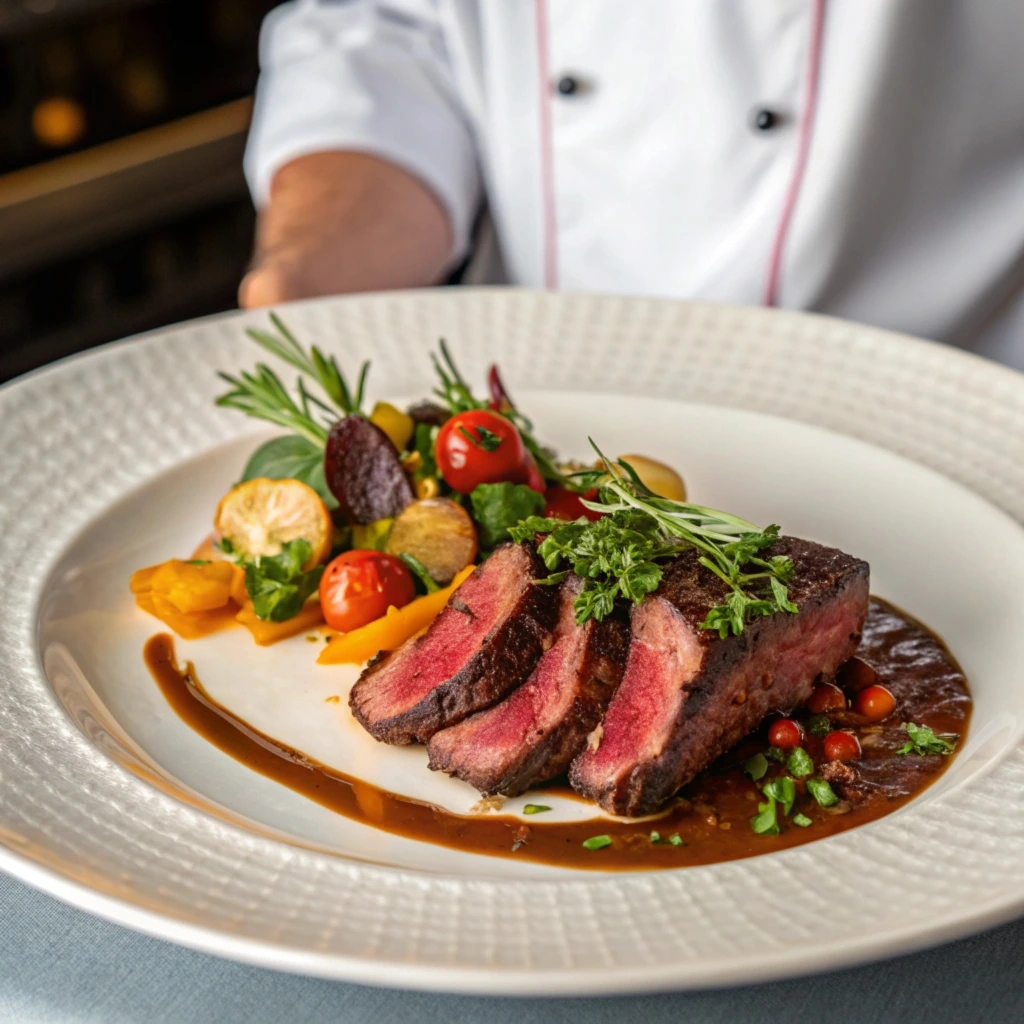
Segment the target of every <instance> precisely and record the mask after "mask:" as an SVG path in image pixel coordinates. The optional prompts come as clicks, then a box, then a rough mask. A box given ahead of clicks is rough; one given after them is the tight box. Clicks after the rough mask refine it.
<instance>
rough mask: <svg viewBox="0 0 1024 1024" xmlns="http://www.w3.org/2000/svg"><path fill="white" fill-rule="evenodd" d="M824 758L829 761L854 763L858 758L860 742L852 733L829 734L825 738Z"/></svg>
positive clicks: (836, 732)
mask: <svg viewBox="0 0 1024 1024" xmlns="http://www.w3.org/2000/svg"><path fill="white" fill-rule="evenodd" d="M825 756H826V757H827V758H828V759H829V760H830V761H856V760H857V758H858V757H860V740H858V739H857V737H856V736H854V735H853V733H852V732H839V731H838V730H836V731H835V732H830V733H829V734H828V735H827V736H826V737H825Z"/></svg>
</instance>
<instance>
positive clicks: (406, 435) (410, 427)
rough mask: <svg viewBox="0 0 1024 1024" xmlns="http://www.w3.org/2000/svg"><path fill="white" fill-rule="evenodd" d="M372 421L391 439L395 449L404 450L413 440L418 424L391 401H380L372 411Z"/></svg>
mask: <svg viewBox="0 0 1024 1024" xmlns="http://www.w3.org/2000/svg"><path fill="white" fill-rule="evenodd" d="M370 422H371V423H372V424H374V426H377V427H380V429H381V430H383V431H384V433H385V434H387V435H388V437H389V438H390V439H391V443H392V444H393V445H394V446H395V450H396V451H399V452H404V451H405V449H406V448H408V447H409V442H410V441H411V440H412V434H413V431H414V430H415V429H416V424H415V423H414V422H413V419H412V417H411V416H408V415H406V414H405V413H404V412H402V410H401V409H396V408H395V407H394V406H393V405H392V404H391V403H390V402H378V403H377V404H376V405H375V406H374V407H373V412H371V413H370Z"/></svg>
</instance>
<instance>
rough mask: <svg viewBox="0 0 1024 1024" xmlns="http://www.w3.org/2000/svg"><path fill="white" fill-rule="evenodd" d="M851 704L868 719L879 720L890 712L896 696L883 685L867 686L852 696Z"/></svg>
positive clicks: (886, 716)
mask: <svg viewBox="0 0 1024 1024" xmlns="http://www.w3.org/2000/svg"><path fill="white" fill-rule="evenodd" d="M853 706H854V708H855V710H856V711H857V712H858V714H861V715H863V716H864V717H865V718H866V719H868V721H870V722H880V721H881V720H882V719H883V718H888V717H889V716H890V715H891V714H892V712H893V708H895V707H896V698H895V697H894V696H893V695H892V694H891V693H890V692H889V691H888V690H887V689H886V688H885V687H884V686H869V687H868V688H867V689H866V690H861V691H860V692H859V693H858V694H857V696H856V697H854V699H853Z"/></svg>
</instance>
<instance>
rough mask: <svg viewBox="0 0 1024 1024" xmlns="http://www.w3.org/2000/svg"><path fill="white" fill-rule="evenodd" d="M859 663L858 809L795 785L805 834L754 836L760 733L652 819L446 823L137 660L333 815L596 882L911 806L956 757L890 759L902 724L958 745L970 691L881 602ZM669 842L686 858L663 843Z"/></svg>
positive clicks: (169, 695) (938, 652)
mask: <svg viewBox="0 0 1024 1024" xmlns="http://www.w3.org/2000/svg"><path fill="white" fill-rule="evenodd" d="M858 659H859V662H860V663H859V664H857V665H856V667H857V668H858V669H859V675H860V678H861V685H862V684H863V681H864V676H865V675H866V676H869V677H871V680H872V681H874V680H877V681H878V682H880V683H882V684H883V685H885V686H886V687H888V688H889V689H890V690H891V691H892V692H893V695H894V696H895V697H896V700H897V711H896V713H895V715H894V716H893V717H892V719H891V720H888V721H886V722H885V723H883V724H882V725H881V726H877V725H875V726H872V725H868V724H866V723H864V720H863V719H858V716H856V715H854V714H853V713H852V712H846V713H845V714H844V715H841V716H833V718H834V719H835V720H836V724H837V725H842V726H843V727H844V728H847V729H851V730H852V731H854V732H856V733H857V734H858V736H859V738H860V739H861V743H862V745H863V758H862V760H861V761H860V762H855V763H854V764H855V765H856V766H858V767H859V768H860V769H862V770H863V774H864V777H865V787H866V790H865V795H864V798H863V801H862V802H861V803H859V804H858V805H856V806H852V805H850V803H849V802H848V801H845V800H844V801H842V802H841V803H840V804H839V805H837V807H836V808H832V809H830V810H825V809H822V808H820V807H818V805H817V804H816V803H815V802H814V800H813V799H812V798H811V797H810V796H809V795H808V794H807V793H806V792H804V786H803V784H802V783H799V782H798V783H797V789H798V792H799V795H798V797H797V802H796V805H795V807H794V809H793V815H796V814H797V813H802V814H804V815H806V816H807V817H809V818H810V819H811V820H812V822H813V824H812V825H811V826H810V827H806V828H799V827H797V826H795V825H793V824H792V820H791V819H789V820H785V819H783V818H782V815H781V812H780V815H779V819H780V823H781V824H782V832H781V834H780V835H778V836H762V835H756V834H755V833H754V832H753V831H752V830H751V828H750V824H749V821H750V818H751V816H752V815H753V814H754V813H756V810H757V802H758V800H759V799H763V798H762V797H761V796H760V793H759V791H758V789H757V787H756V786H755V785H754V783H753V782H752V781H751V780H750V779H749V778H748V777H747V776H746V775H745V774H744V772H743V768H742V762H743V760H744V759H745V758H747V757H749V756H750V755H751V754H754V753H757V752H758V751H764V750H765V749H766V748H767V746H768V744H767V740H766V738H765V737H766V728H764V727H763V728H762V729H761V730H759V732H757V733H755V734H753V735H752V736H750V737H748V738H747V739H746V740H744V741H743V742H742V743H741V744H739V745H738V746H737V747H735V748H734V749H733V750H732V751H730V752H729V753H727V754H725V755H724V756H723V757H722V758H720V759H719V760H718V761H717V762H716V763H715V764H714V765H712V766H711V768H710V769H709V770H708V771H706V772H704V773H703V774H702V775H700V776H699V777H698V778H697V779H695V780H694V781H693V782H692V783H691V784H690V785H688V786H687V787H686V788H685V789H684V790H683V791H682V793H681V799H680V800H679V801H678V802H677V803H676V804H675V805H674V806H673V807H671V808H670V809H669V811H668V812H667V813H666V814H663V815H662V816H661V817H659V818H657V819H656V820H643V821H618V820H616V821H612V820H608V819H605V818H595V819H592V820H589V821H585V822H576V823H567V822H545V821H544V820H543V815H542V814H539V815H535V816H531V817H529V818H528V819H525V820H523V819H520V818H517V817H511V816H508V815H502V814H500V813H494V812H490V813H482V814H477V815H460V814H452V813H450V812H448V811H445V810H442V809H440V808H437V807H433V806H431V805H429V804H425V803H422V802H420V801H418V800H412V799H409V798H407V797H403V796H399V795H398V794H396V793H391V792H388V791H387V790H384V789H380V788H379V787H377V786H374V785H372V784H370V783H368V782H365V781H363V780H361V779H358V778H355V777H354V776H350V775H345V774H343V773H341V772H337V771H335V770H333V769H331V768H328V767H326V766H325V765H322V764H319V763H316V762H313V761H311V760H310V759H309V758H307V757H305V756H303V755H302V754H299V753H297V752H296V751H294V750H291V749H289V748H287V747H284V746H282V745H281V744H279V743H277V742H276V741H275V740H273V739H271V738H270V737H268V736H266V735H264V734H263V733H260V732H258V731H257V730H255V729H253V728H252V727H250V726H249V725H247V724H246V723H245V722H243V721H241V720H240V719H238V718H237V717H235V716H234V715H232V714H231V712H230V711H228V710H227V709H225V708H223V707H221V706H220V705H218V704H217V703H216V702H215V701H213V700H212V699H211V698H210V697H209V696H208V695H207V694H206V692H205V690H204V689H203V687H202V684H201V683H200V682H199V680H198V678H197V676H196V673H195V670H194V669H193V667H192V665H191V664H188V665H186V667H185V668H184V669H181V668H179V667H178V665H177V663H176V661H175V657H174V641H173V639H172V638H171V637H170V636H169V635H167V634H165V633H161V634H158V635H157V636H154V637H152V638H151V639H150V640H149V641H148V642H147V644H146V647H145V660H146V664H147V666H148V667H149V669H150V671H151V672H152V674H153V677H154V678H155V680H156V682H157V685H158V686H159V687H160V689H161V691H162V693H163V694H164V696H165V697H166V699H167V701H168V703H169V704H170V705H171V707H173V708H174V710H175V711H176V712H177V714H178V715H179V716H180V717H181V719H182V720H183V721H184V722H185V723H186V724H187V725H189V726H190V727H191V728H193V729H194V730H195V731H196V732H198V733H199V734H200V735H201V736H203V737H204V738H205V739H207V740H209V741H210V742H211V743H212V744H213V745H214V746H216V747H217V748H218V749H220V750H222V751H223V752H224V753H226V754H229V755H230V756H231V757H233V758H235V759H236V760H238V761H240V762H241V763H242V764H244V765H246V766H247V767H249V768H252V769H253V770H254V771H257V772H259V773H260V774H261V775H265V776H267V777H268V778H271V779H274V780H275V781H277V782H279V783H281V785H283V786H287V787H288V788H289V789H293V790H295V792H297V793H301V794H302V795H303V796H305V797H308V798H309V799H310V800H313V801H315V802H316V803H318V804H320V805H322V806H324V807H326V808H328V809H329V810H332V811H334V812H335V813H337V814H342V815H344V816H345V817H347V818H351V819H352V820H353V821H358V822H361V823H362V824H365V825H370V826H373V827H374V828H379V829H382V830H384V831H385V832H391V833H394V834H396V835H400V836H404V837H406V838H408V839H416V840H420V841H421V842H427V843H435V844H437V845H439V846H447V847H452V848H454V849H458V850H462V851H465V852H467V853H482V854H488V855H490V856H496V857H510V858H515V859H519V860H529V861H537V862H540V863H544V864H554V865H558V866H561V867H571V868H586V869H592V870H656V869H663V868H678V867H688V866H693V865H698V864H712V863H717V862H719V861H727V860H737V859H740V858H743V857H753V856H756V855H758V854H762V853H772V852H774V851H776V850H782V849H786V848H788V847H792V846H799V845H802V844H803V843H807V842H811V841H813V840H815V839H821V838H823V837H824V836H829V835H835V834H836V833H838V832H845V831H846V830H847V829H851V828H855V827H856V826H858V825H863V824H865V823H866V822H869V821H873V820H874V819H876V818H880V817H882V816H884V815H886V814H889V813H891V812H892V811H894V810H896V809H897V808H898V807H901V806H902V805H903V804H905V803H906V802H907V801H908V800H910V799H912V798H913V797H914V796H916V795H917V794H918V793H920V792H921V791H922V790H923V789H924V788H925V787H927V786H928V785H929V784H930V783H931V782H933V781H934V780H935V779H936V778H937V777H938V776H939V775H940V774H941V773H942V771H943V770H945V768H946V767H947V766H948V764H949V763H950V761H951V760H952V756H937V755H933V756H929V757H915V756H898V755H897V754H896V753H895V752H896V750H897V749H898V748H899V746H901V745H902V744H903V743H904V742H905V741H906V734H905V732H904V731H903V729H902V723H903V722H904V721H907V720H909V721H913V722H915V723H916V724H918V725H928V726H930V727H931V728H932V729H934V730H935V731H936V732H937V733H955V734H956V735H958V736H960V737H961V738H962V737H963V736H964V735H965V734H966V732H967V726H968V722H969V719H970V713H971V698H970V692H969V690H968V687H967V680H966V679H965V677H964V675H963V673H962V672H961V671H960V669H959V667H958V666H957V664H956V661H955V660H954V659H953V657H952V655H951V654H950V653H949V652H948V651H947V650H946V648H945V646H944V645H943V643H942V641H941V640H939V638H938V637H936V636H935V635H934V634H933V633H931V632H930V631H929V630H928V629H927V628H926V627H924V626H922V625H921V624H920V623H918V622H916V621H915V620H914V619H912V618H910V616H908V615H906V614H904V613H903V612H901V611H899V610H898V609H896V608H894V607H893V606H891V605H888V604H886V603H885V602H882V601H879V600H877V599H873V600H872V602H871V610H870V613H869V616H868V623H867V626H866V628H865V633H864V640H863V642H862V644H861V647H860V649H859V650H858ZM865 665H866V666H868V668H867V669H866V670H865V669H864V666H865ZM872 673H873V676H872ZM797 717H800V715H799V713H798V715H797ZM839 718H843V721H841V722H840V721H838V719H839ZM804 746H805V748H806V749H807V750H808V752H809V753H810V754H811V756H812V757H813V758H814V760H815V762H816V763H820V762H821V761H822V760H823V753H822V750H821V740H820V739H815V738H813V737H811V736H808V737H807V740H806V742H805V744H804ZM777 770H779V769H776V768H774V767H773V769H772V771H773V772H775V771H777ZM769 777H770V776H769ZM566 789H567V787H566V786H565V784H564V780H562V781H560V782H556V783H553V784H551V785H550V786H547V787H540V788H538V789H537V790H535V791H533V792H532V793H531V794H530V795H529V797H528V799H530V800H531V801H532V802H533V803H537V804H543V803H544V798H545V795H550V796H556V795H557V796H568V795H570V793H571V791H569V792H566ZM572 795H573V796H574V797H575V794H572ZM577 799H578V797H577ZM652 831H656V832H657V833H658V834H659V835H660V836H661V839H662V842H661V843H657V844H655V843H652V842H651V832H652ZM595 835H607V836H609V837H611V839H612V844H611V845H610V846H607V847H605V848H604V849H600V850H588V849H586V848H584V847H583V845H582V844H583V842H584V840H586V839H589V838H591V837H593V836H595ZM676 835H677V836H679V839H680V840H681V842H682V845H670V844H669V843H668V842H667V840H668V839H669V838H670V837H672V836H676Z"/></svg>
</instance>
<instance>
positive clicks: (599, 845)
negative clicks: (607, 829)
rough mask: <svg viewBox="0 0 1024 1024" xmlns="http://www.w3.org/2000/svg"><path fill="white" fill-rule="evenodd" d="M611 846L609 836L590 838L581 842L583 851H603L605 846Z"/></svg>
mask: <svg viewBox="0 0 1024 1024" xmlns="http://www.w3.org/2000/svg"><path fill="white" fill-rule="evenodd" d="M611 845H612V837H611V836H591V837H590V838H589V839H584V840H583V849H585V850H603V849H604V848H605V847H606V846H611Z"/></svg>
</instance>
